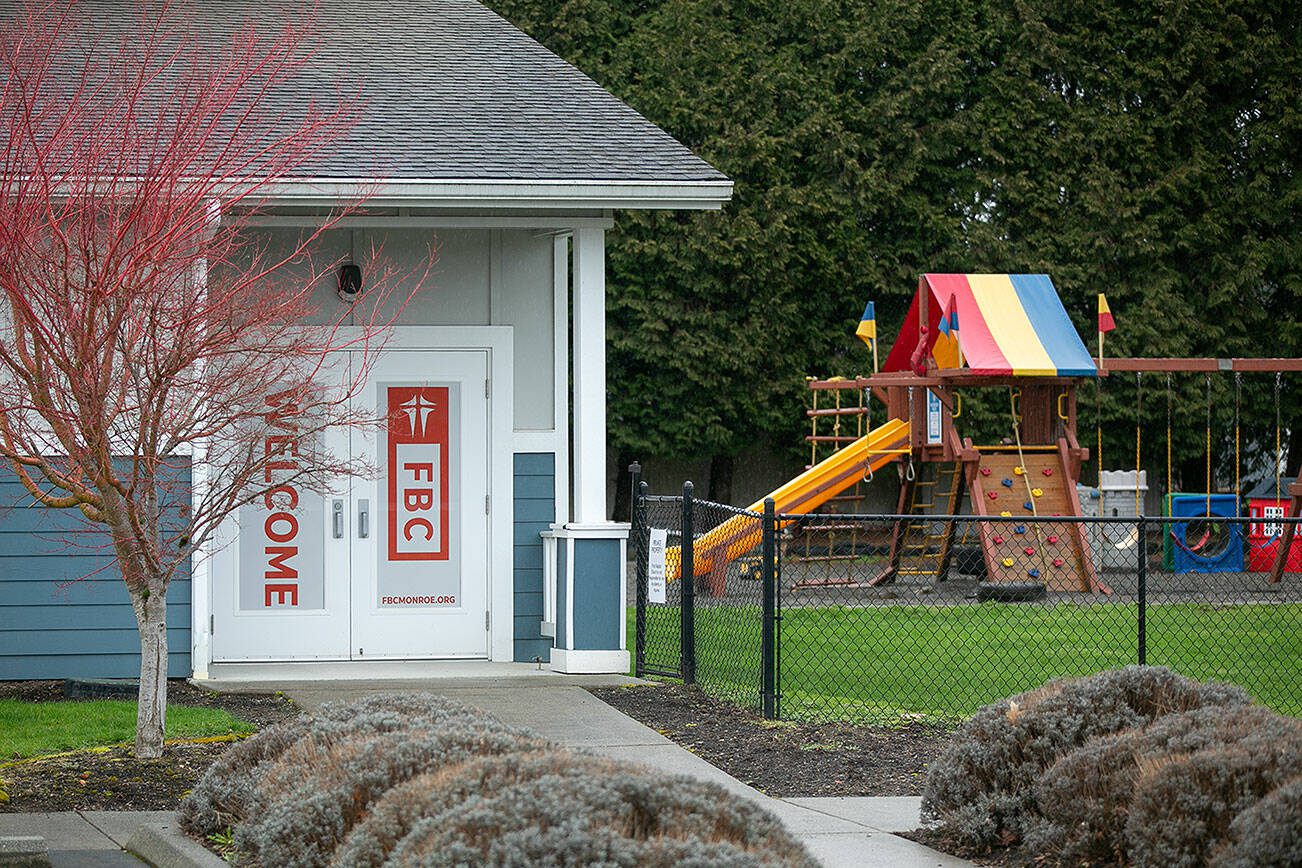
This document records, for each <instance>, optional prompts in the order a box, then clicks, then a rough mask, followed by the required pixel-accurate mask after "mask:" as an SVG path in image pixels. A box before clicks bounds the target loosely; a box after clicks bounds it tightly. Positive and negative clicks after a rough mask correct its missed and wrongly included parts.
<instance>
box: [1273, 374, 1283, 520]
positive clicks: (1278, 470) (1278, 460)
mask: <svg viewBox="0 0 1302 868" xmlns="http://www.w3.org/2000/svg"><path fill="white" fill-rule="evenodd" d="M1283 383H1284V374H1283V372H1281V371H1276V372H1275V454H1274V455H1273V456H1272V457H1273V458H1274V459H1275V500H1276V501H1278V500H1279V499H1280V495H1279V493H1280V489H1281V486H1282V483H1283V480H1282V479H1281V478H1280V475H1281V474H1282V473H1283V472H1284V468H1283V466H1282V465H1283V463H1284V453H1283V450H1282V449H1281V448H1280V439H1281V438H1280V431H1281V428H1280V420H1279V396H1280V392H1281V390H1282V388H1283Z"/></svg>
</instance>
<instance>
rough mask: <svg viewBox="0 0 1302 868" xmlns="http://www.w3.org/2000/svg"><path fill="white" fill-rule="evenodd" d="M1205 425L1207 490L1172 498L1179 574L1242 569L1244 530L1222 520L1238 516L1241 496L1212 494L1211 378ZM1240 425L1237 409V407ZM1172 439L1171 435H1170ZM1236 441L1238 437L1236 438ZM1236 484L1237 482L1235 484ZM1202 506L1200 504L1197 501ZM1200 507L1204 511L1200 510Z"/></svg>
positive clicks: (1175, 563)
mask: <svg viewBox="0 0 1302 868" xmlns="http://www.w3.org/2000/svg"><path fill="white" fill-rule="evenodd" d="M1205 379H1206V395H1207V398H1206V410H1205V423H1204V437H1203V439H1204V450H1205V455H1204V467H1205V473H1206V489H1207V490H1206V491H1205V492H1204V493H1203V495H1202V496H1201V497H1200V498H1199V497H1189V496H1186V497H1183V498H1179V497H1172V498H1171V510H1170V511H1171V517H1172V518H1180V519H1183V520H1182V521H1175V522H1172V523H1171V525H1170V526H1169V529H1168V531H1167V534H1168V536H1169V537H1170V540H1171V543H1172V545H1173V547H1174V551H1173V553H1172V554H1173V563H1172V566H1173V567H1174V570H1175V572H1177V573H1211V572H1238V571H1241V570H1242V569H1243V531H1242V528H1241V527H1239V525H1237V524H1235V523H1232V522H1226V521H1222V520H1219V519H1227V518H1235V517H1237V515H1238V511H1239V509H1238V494H1237V493H1235V494H1228V495H1223V494H1215V493H1213V491H1212V483H1213V479H1212V377H1211V374H1207V375H1206V377H1205ZM1235 425H1236V428H1237V425H1238V407H1237V405H1236V408H1235ZM1168 436H1169V435H1168ZM1236 441H1237V437H1236ZM1238 463H1239V450H1238V444H1237V442H1236V444H1235V464H1236V468H1235V476H1236V477H1237V476H1238V467H1237V465H1238ZM1236 484H1237V483H1236ZM1199 500H1201V501H1202V503H1201V504H1199V503H1198V501H1199ZM1198 506H1201V509H1199V508H1198Z"/></svg>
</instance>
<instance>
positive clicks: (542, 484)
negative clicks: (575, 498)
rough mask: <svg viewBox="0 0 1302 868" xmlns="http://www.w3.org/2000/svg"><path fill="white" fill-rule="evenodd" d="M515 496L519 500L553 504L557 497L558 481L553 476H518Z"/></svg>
mask: <svg viewBox="0 0 1302 868" xmlns="http://www.w3.org/2000/svg"><path fill="white" fill-rule="evenodd" d="M515 496H516V498H517V499H521V498H523V499H526V500H543V501H546V502H548V503H551V502H552V501H553V499H554V498H555V497H556V480H554V479H552V477H551V476H517V477H516V478H515Z"/></svg>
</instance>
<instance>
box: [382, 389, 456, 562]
mask: <svg viewBox="0 0 1302 868" xmlns="http://www.w3.org/2000/svg"><path fill="white" fill-rule="evenodd" d="M387 392H388V399H387V403H388V420H389V432H388V433H389V437H388V440H389V454H388V500H389V515H390V517H391V520H390V521H389V539H388V549H389V553H388V554H389V560H390V561H446V560H448V557H449V550H448V525H449V521H448V451H449V449H448V398H449V396H448V388H447V387H446V386H390V387H389V388H388V390H387Z"/></svg>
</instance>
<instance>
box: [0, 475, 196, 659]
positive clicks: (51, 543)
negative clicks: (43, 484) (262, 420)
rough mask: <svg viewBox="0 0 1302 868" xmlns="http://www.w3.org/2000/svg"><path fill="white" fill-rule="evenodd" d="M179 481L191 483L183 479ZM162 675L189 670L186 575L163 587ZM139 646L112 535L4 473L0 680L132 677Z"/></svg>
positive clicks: (0, 479)
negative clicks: (45, 503)
mask: <svg viewBox="0 0 1302 868" xmlns="http://www.w3.org/2000/svg"><path fill="white" fill-rule="evenodd" d="M181 481H182V482H183V483H185V484H188V482H189V479H188V471H185V472H183V474H182V477H181ZM167 623H168V630H167V642H168V648H169V653H168V674H169V675H170V676H172V677H176V678H181V677H185V676H187V675H189V674H190V673H191V666H190V570H189V565H188V564H187V565H186V567H185V569H184V571H183V572H182V573H180V574H178V575H177V576H175V577H174V578H173V579H172V582H171V584H170V585H169V587H168V589H167ZM139 674H140V639H139V635H138V634H137V632H136V619H135V614H134V612H133V611H132V608H131V599H130V597H129V596H128V594H127V589H126V587H125V586H124V585H123V584H122V579H121V573H120V572H119V571H118V569H117V563H116V560H115V559H114V557H113V550H112V548H111V547H109V545H108V536H107V534H106V533H105V532H103V531H102V530H100V529H98V528H97V527H96V526H94V525H89V524H87V522H86V521H85V519H84V518H83V517H81V516H80V514H79V513H76V512H74V511H72V510H53V509H47V508H45V507H41V506H35V505H33V504H32V498H31V495H29V494H28V493H27V491H26V490H25V489H23V487H22V486H21V485H19V484H18V483H17V482H16V481H15V477H14V476H13V474H12V472H9V471H7V470H0V680H9V679H23V678H134V677H136V676H138V675H139Z"/></svg>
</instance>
